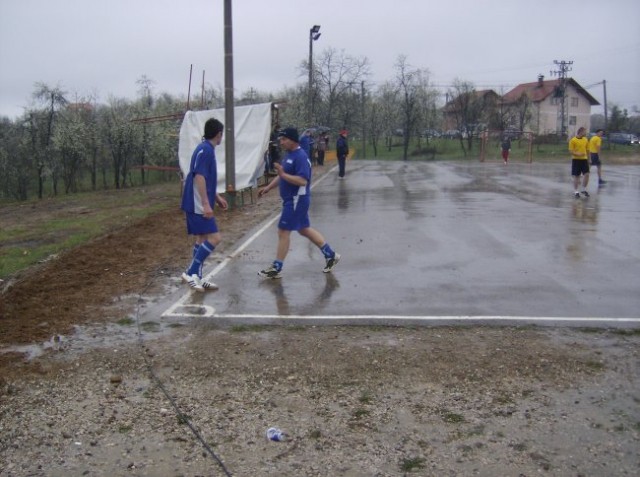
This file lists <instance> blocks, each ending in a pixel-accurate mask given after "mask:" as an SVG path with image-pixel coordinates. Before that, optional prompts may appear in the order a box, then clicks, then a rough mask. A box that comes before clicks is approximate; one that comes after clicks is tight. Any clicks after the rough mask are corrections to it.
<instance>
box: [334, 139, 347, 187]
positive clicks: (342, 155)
mask: <svg viewBox="0 0 640 477" xmlns="http://www.w3.org/2000/svg"><path fill="white" fill-rule="evenodd" d="M336 154H337V156H338V177H339V178H340V179H344V172H345V166H346V163H347V156H348V155H349V143H348V142H347V130H346V129H343V130H342V131H340V135H339V136H338V140H337V141H336Z"/></svg>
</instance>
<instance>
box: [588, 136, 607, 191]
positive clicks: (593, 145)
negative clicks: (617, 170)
mask: <svg viewBox="0 0 640 477" xmlns="http://www.w3.org/2000/svg"><path fill="white" fill-rule="evenodd" d="M603 134H604V130H602V129H598V130H597V131H596V134H595V136H593V137H592V138H591V139H589V155H590V157H591V165H592V166H593V167H596V168H597V169H598V185H599V186H602V185H605V184H606V183H607V181H605V180H602V163H601V162H600V149H601V148H602V135H603Z"/></svg>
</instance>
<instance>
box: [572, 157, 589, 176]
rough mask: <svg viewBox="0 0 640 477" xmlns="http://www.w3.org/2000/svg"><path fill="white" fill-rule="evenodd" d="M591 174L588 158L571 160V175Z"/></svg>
mask: <svg viewBox="0 0 640 477" xmlns="http://www.w3.org/2000/svg"><path fill="white" fill-rule="evenodd" d="M585 174H589V161H587V160H586V159H572V160H571V175H572V176H581V175H585Z"/></svg>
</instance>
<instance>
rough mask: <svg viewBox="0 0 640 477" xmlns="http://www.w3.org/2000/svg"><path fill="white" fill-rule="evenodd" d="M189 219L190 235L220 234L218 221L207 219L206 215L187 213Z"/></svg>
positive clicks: (188, 230) (188, 229) (188, 228)
mask: <svg viewBox="0 0 640 477" xmlns="http://www.w3.org/2000/svg"><path fill="white" fill-rule="evenodd" d="M185 214H186V217H187V233H188V234H189V235H208V234H215V233H217V232H218V225H217V224H216V219H214V218H213V217H211V218H210V219H207V218H206V217H205V216H204V215H200V214H194V213H193V212H185Z"/></svg>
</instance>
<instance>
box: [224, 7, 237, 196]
mask: <svg viewBox="0 0 640 477" xmlns="http://www.w3.org/2000/svg"><path fill="white" fill-rule="evenodd" d="M232 25H233V23H232V15H231V0H224V91H225V94H224V96H225V102H224V118H225V141H224V145H225V166H226V171H225V180H226V184H227V187H226V193H227V201H228V202H229V207H230V208H233V207H235V205H236V161H235V154H236V152H235V125H234V104H233V27H232Z"/></svg>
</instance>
